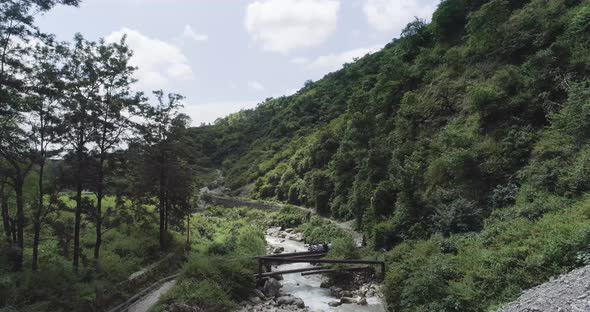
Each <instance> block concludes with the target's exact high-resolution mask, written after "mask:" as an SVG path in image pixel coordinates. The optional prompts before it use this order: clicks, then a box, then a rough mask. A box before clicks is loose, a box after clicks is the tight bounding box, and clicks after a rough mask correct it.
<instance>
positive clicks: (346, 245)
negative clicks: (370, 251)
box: [328, 236, 360, 260]
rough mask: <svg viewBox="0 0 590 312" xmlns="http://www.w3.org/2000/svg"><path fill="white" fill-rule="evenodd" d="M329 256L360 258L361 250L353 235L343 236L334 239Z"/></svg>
mask: <svg viewBox="0 0 590 312" xmlns="http://www.w3.org/2000/svg"><path fill="white" fill-rule="evenodd" d="M328 257H329V258H330V259H342V260H353V259H359V258H360V252H359V250H358V248H357V246H356V243H355V241H354V240H353V239H352V237H350V236H343V237H339V238H336V239H334V240H332V246H331V247H330V252H329V253H328Z"/></svg>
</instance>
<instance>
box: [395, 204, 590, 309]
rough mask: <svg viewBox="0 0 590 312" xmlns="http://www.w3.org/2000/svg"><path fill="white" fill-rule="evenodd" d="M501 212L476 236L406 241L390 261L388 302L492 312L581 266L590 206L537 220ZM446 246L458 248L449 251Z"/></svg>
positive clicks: (589, 233)
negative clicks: (544, 282) (555, 277)
mask: <svg viewBox="0 0 590 312" xmlns="http://www.w3.org/2000/svg"><path fill="white" fill-rule="evenodd" d="M511 210H515V211H505V212H504V211H503V212H500V213H496V214H494V216H493V217H492V218H490V219H489V220H488V222H487V223H486V226H485V228H484V230H483V231H482V232H481V234H477V235H473V234H470V235H452V236H451V237H450V238H449V239H447V240H445V239H442V238H441V237H433V238H431V239H430V240H427V241H419V242H418V241H415V242H411V241H410V242H404V243H403V244H401V245H399V246H398V247H396V248H395V249H393V250H392V251H391V252H390V253H389V254H388V257H387V258H388V262H389V267H390V268H391V270H390V271H389V272H388V274H387V278H386V286H385V287H386V290H385V295H386V297H387V301H388V302H389V303H390V304H393V307H394V310H396V311H397V310H399V309H402V310H405V309H408V310H431V309H435V310H442V311H450V310H454V309H458V310H461V311H487V310H488V308H492V307H494V306H495V305H497V304H498V303H501V302H506V301H509V300H511V299H513V298H514V297H515V296H517V295H518V294H519V292H520V291H521V290H523V289H526V288H529V287H531V286H533V285H536V284H539V283H541V282H543V281H545V280H547V279H548V278H549V277H551V276H553V275H556V274H560V273H563V272H565V271H567V270H569V269H571V268H572V267H573V266H576V265H579V264H582V262H580V261H583V259H582V258H580V256H579V255H580V254H582V253H584V252H585V250H586V246H587V244H588V243H590V222H589V221H590V202H589V201H588V200H587V199H586V200H584V201H583V202H581V203H580V204H577V205H575V206H574V207H573V208H565V207H561V208H556V209H554V210H552V211H551V212H546V213H545V214H544V215H542V217H539V218H537V219H536V220H535V221H529V220H528V219H525V218H522V217H511V218H507V216H508V214H509V213H516V214H518V213H519V212H518V210H517V209H511ZM448 246H453V247H452V248H449V247H448Z"/></svg>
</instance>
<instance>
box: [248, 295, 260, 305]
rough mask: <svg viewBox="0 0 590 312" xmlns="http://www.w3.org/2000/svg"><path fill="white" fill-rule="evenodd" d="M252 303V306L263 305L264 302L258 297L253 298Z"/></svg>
mask: <svg viewBox="0 0 590 312" xmlns="http://www.w3.org/2000/svg"><path fill="white" fill-rule="evenodd" d="M250 302H251V303H252V304H261V303H262V300H260V298H258V297H252V298H250Z"/></svg>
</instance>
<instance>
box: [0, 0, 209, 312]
mask: <svg viewBox="0 0 590 312" xmlns="http://www.w3.org/2000/svg"><path fill="white" fill-rule="evenodd" d="M78 3H79V1H78V0H18V1H2V2H1V3H0V51H2V52H0V209H1V212H2V214H1V218H2V225H1V229H2V232H1V233H2V234H1V237H2V239H1V240H0V310H2V311H97V310H106V309H108V308H109V307H112V306H114V305H115V304H117V303H120V302H121V301H124V300H125V299H126V298H127V297H129V296H131V295H132V294H134V293H135V292H137V291H138V290H139V289H142V288H143V287H146V286H147V285H149V284H150V283H152V282H154V281H155V280H157V279H159V278H161V277H162V276H164V275H170V274H172V273H174V271H176V270H178V269H179V268H180V267H181V265H182V262H183V261H182V260H183V258H184V254H185V249H186V248H188V247H190V244H189V242H190V235H189V234H190V232H189V229H190V226H191V225H190V216H191V215H192V213H193V212H194V208H195V206H196V205H195V201H196V198H197V195H198V194H197V191H196V190H198V188H199V187H200V186H201V184H202V183H203V181H204V180H207V179H208V176H207V174H209V173H211V172H212V170H210V169H208V168H207V167H208V166H209V163H208V162H207V158H206V157H205V158H204V159H201V158H202V153H201V151H202V150H204V148H202V147H200V146H198V145H197V144H196V143H195V142H194V141H193V140H190V138H189V137H188V136H186V131H187V125H188V124H189V119H188V117H187V116H186V115H183V114H180V113H179V109H180V108H181V106H182V100H183V97H182V96H180V95H178V94H164V92H162V91H155V92H154V93H153V96H151V97H148V96H146V95H144V94H142V93H139V92H134V91H133V88H134V83H135V79H134V78H133V76H134V72H135V71H136V70H137V68H134V67H132V66H131V65H130V59H131V57H132V55H133V52H132V51H131V50H130V49H129V47H128V46H127V43H126V39H125V38H123V39H122V40H120V41H119V42H106V41H104V40H99V41H97V42H93V41H89V40H87V39H85V38H84V37H83V36H82V35H81V34H77V35H75V37H74V38H73V40H72V42H58V41H56V40H55V38H54V37H53V36H52V35H51V34H46V33H44V32H43V30H41V29H39V28H38V27H36V25H35V23H34V18H35V16H37V15H38V14H42V13H44V12H46V11H48V10H50V9H51V8H53V7H54V6H56V5H73V6H75V5H78ZM185 233H186V236H185ZM185 237H186V241H187V242H186V244H182V242H183V241H184V240H185ZM183 247H184V248H183ZM153 263H158V265H155V266H150V265H151V264H153ZM148 266H150V267H151V269H150V270H145V271H143V270H142V272H144V274H139V275H132V273H134V272H137V271H140V270H141V269H143V268H145V267H148Z"/></svg>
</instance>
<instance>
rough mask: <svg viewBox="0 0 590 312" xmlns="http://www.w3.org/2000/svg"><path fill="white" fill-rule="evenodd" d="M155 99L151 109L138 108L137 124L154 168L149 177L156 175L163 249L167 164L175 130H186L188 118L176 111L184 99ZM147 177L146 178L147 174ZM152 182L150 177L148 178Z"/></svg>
mask: <svg viewBox="0 0 590 312" xmlns="http://www.w3.org/2000/svg"><path fill="white" fill-rule="evenodd" d="M154 95H155V97H156V100H157V104H156V105H155V106H152V105H142V116H143V117H144V118H145V120H146V122H145V123H143V124H141V125H139V126H138V129H139V131H140V134H141V137H142V140H143V144H144V145H145V146H146V148H147V149H148V152H147V153H146V156H147V157H148V158H147V159H146V161H148V162H153V165H154V166H150V167H151V168H153V169H152V170H154V171H152V172H151V174H153V176H156V177H157V178H156V180H157V186H156V189H157V194H158V211H159V218H160V230H159V235H160V248H161V249H165V248H166V236H167V232H168V229H167V226H168V222H167V221H168V209H167V208H168V207H169V204H170V202H169V201H168V200H169V198H168V195H169V193H168V186H169V183H170V181H171V176H170V170H169V167H170V163H171V159H172V156H173V155H174V153H173V150H174V143H175V140H176V139H177V137H175V136H174V135H175V134H179V132H178V130H179V129H180V128H182V127H186V124H187V123H188V117H187V116H186V115H183V114H179V112H178V110H179V109H180V108H181V107H182V104H181V103H180V101H182V100H183V99H184V97H183V96H181V95H179V94H172V93H170V94H168V96H167V98H164V92H163V91H161V90H160V91H154ZM151 174H150V175H151ZM152 179H153V178H152Z"/></svg>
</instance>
